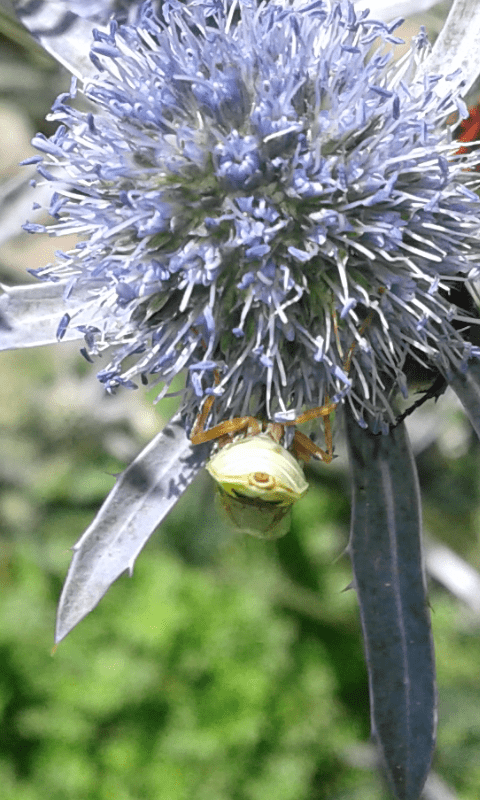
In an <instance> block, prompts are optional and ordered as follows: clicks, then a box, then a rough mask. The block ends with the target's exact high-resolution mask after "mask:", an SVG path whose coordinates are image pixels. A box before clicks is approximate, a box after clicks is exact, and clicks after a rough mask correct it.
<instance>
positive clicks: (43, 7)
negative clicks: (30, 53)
mask: <svg viewBox="0 0 480 800" xmlns="http://www.w3.org/2000/svg"><path fill="white" fill-rule="evenodd" d="M14 6H15V10H16V12H17V15H18V18H19V19H20V20H21V22H22V23H23V24H24V25H25V27H26V28H27V29H28V30H29V31H30V33H31V34H32V35H33V36H34V37H35V39H36V40H37V41H38V42H39V43H40V44H41V45H42V47H43V48H44V49H45V50H46V51H47V53H50V55H52V56H53V57H54V58H55V59H56V61H58V62H59V64H62V65H63V66H64V67H65V68H66V69H68V70H69V72H71V73H72V75H75V76H76V77H77V78H80V79H83V78H87V77H92V76H93V75H94V74H95V73H96V72H98V70H96V69H95V67H94V66H93V64H92V62H91V61H90V57H89V54H90V47H91V44H92V31H93V28H100V27H101V26H100V25H98V24H95V23H93V22H91V21H90V20H88V19H85V18H83V17H80V16H78V15H77V14H75V13H74V12H73V11H71V10H69V7H68V3H64V2H58V1H57V0H48V2H45V3H31V2H24V1H23V0H15V2H14Z"/></svg>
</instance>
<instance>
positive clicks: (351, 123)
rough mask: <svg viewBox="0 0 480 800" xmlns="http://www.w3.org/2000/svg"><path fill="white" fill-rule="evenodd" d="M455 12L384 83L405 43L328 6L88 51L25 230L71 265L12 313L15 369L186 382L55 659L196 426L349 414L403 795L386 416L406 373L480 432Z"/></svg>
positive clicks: (417, 774) (416, 532) (409, 743)
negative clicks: (42, 366)
mask: <svg viewBox="0 0 480 800" xmlns="http://www.w3.org/2000/svg"><path fill="white" fill-rule="evenodd" d="M463 5H464V4H462V3H457V4H456V6H455V7H454V9H453V12H452V16H451V18H450V22H449V26H447V28H446V33H445V32H444V33H445V35H441V36H440V37H439V40H438V42H437V44H436V46H435V49H434V50H433V51H432V52H431V51H430V47H429V44H428V42H427V39H426V36H425V33H424V32H423V31H420V33H419V34H418V36H417V37H416V38H415V40H414V41H413V43H412V47H411V50H410V52H408V53H407V54H406V56H404V57H403V59H400V61H399V62H397V63H395V62H394V61H393V59H392V54H391V52H390V50H391V49H392V48H393V47H394V46H395V45H396V44H397V43H398V41H399V40H398V38H397V36H396V34H395V31H396V29H397V27H398V23H391V24H385V23H382V22H379V21H375V20H374V19H372V18H371V17H369V16H368V14H367V13H366V12H359V13H358V14H357V13H356V12H355V10H354V8H353V6H351V5H350V4H349V3H347V2H345V3H343V2H342V3H341V2H337V0H332V2H322V1H321V0H319V2H312V3H299V2H284V3H277V2H271V3H268V4H266V3H260V4H258V5H257V4H256V3H251V2H247V1H246V0H239V2H232V3H231V2H222V1H221V0H218V2H215V1H213V0H206V2H204V3H200V2H191V3H189V4H182V3H178V2H175V0H171V2H167V3H165V4H164V5H163V6H162V15H163V19H162V20H160V19H159V18H158V17H157V16H156V15H155V13H154V10H153V8H152V6H151V5H150V4H148V3H146V4H144V5H143V6H141V7H140V8H137V9H136V14H135V21H134V23H131V24H127V25H124V26H120V27H118V25H117V23H116V22H115V21H113V22H112V23H111V25H110V27H109V29H108V30H96V31H94V34H93V42H92V48H91V63H90V64H89V66H88V67H87V66H85V63H86V60H85V53H82V54H80V57H79V59H74V64H73V65H72V72H74V73H75V74H76V75H77V77H78V78H80V79H81V84H80V86H78V85H77V83H76V82H75V81H74V82H73V84H72V87H71V89H70V92H69V93H65V94H63V95H61V96H60V97H59V98H58V100H57V101H56V103H55V105H54V108H53V111H52V114H51V119H52V120H54V121H56V122H57V123H58V124H59V127H58V128H57V131H56V133H55V134H54V135H53V136H51V137H50V138H46V137H45V136H42V135H37V136H36V137H35V140H34V144H35V146H36V147H37V149H38V150H39V152H40V153H41V155H39V156H37V157H35V158H34V159H30V163H32V161H33V162H35V163H37V165H38V172H39V175H40V176H41V179H42V181H44V182H46V183H47V184H51V187H52V196H51V202H50V207H49V211H50V214H51V216H52V217H53V219H54V222H53V224H51V225H43V224H39V223H38V222H35V223H28V224H27V226H26V229H27V230H29V231H31V232H33V233H37V232H48V233H49V234H50V235H53V236H60V235H62V234H67V233H76V234H77V235H78V237H79V243H78V244H77V246H76V247H75V248H74V249H73V250H72V251H69V252H61V251H60V252H59V253H58V258H57V261H56V263H55V264H51V265H47V266H42V267H40V268H39V269H38V270H36V271H35V276H36V277H37V278H39V279H40V281H41V283H39V284H38V285H37V286H36V287H33V288H32V287H29V288H28V289H18V290H11V291H9V292H7V293H6V294H5V295H4V297H3V298H1V300H0V304H1V305H0V311H1V313H2V314H3V342H2V346H3V347H12V346H28V345H31V344H42V343H44V342H46V341H49V340H51V339H52V338H55V335H56V336H57V337H58V338H59V339H61V338H70V339H71V338H83V339H84V343H85V344H84V349H83V352H84V355H85V356H86V357H87V359H89V360H92V361H94V362H95V360H96V358H97V356H99V355H101V354H103V353H105V354H106V355H107V357H108V359H109V361H108V364H107V365H106V366H103V368H102V369H101V370H100V372H99V373H98V377H99V379H100V380H101V381H102V383H103V384H104V385H105V387H106V389H107V391H114V390H116V389H117V388H119V387H126V388H133V387H136V386H137V385H139V384H140V383H150V384H151V383H152V382H153V383H158V384H159V385H160V388H159V397H162V396H164V395H165V393H167V392H168V391H169V390H170V387H171V383H172V381H173V380H174V379H175V378H176V377H177V376H179V375H182V374H184V372H185V373H186V375H187V378H186V385H185V391H184V393H183V396H182V404H181V409H180V411H179V413H178V414H177V415H176V416H175V417H174V419H173V420H172V422H171V423H170V425H169V426H167V427H166V429H165V430H164V431H163V432H162V433H160V434H159V435H158V436H157V437H156V438H155V439H154V440H153V442H152V443H151V444H150V445H149V446H148V448H147V449H146V450H145V451H144V452H143V453H142V454H141V455H140V456H139V457H138V459H136V461H135V462H134V463H133V464H132V465H131V466H130V467H128V469H127V470H126V471H125V473H124V474H123V475H122V476H121V478H120V479H119V480H118V482H117V484H116V486H115V488H114V489H113V491H112V492H111V494H110V495H109V498H108V499H107V501H106V502H105V504H104V506H103V507H102V509H101V511H100V512H99V515H98V516H97V518H96V519H95V521H94V522H93V524H92V526H91V527H90V528H89V529H88V530H87V531H86V533H85V534H84V536H83V537H82V539H81V540H80V541H79V542H78V543H77V545H76V546H75V548H74V550H75V555H74V559H73V562H72V567H71V570H70V573H69V577H68V579H67V583H66V586H65V589H64V593H63V596H62V601H61V607H60V612H59V622H58V630H57V638H58V639H61V638H63V636H64V635H65V634H66V633H67V632H68V631H69V630H70V629H71V628H72V627H73V626H74V625H75V624H76V622H78V621H79V620H80V619H81V618H82V617H83V616H84V615H85V614H86V613H88V611H90V610H91V609H92V608H93V607H94V605H95V604H96V602H98V600H99V599H100V597H101V596H102V595H103V594H104V593H105V591H106V590H107V589H108V587H109V586H110V584H111V583H112V582H113V581H114V580H115V579H116V578H117V577H118V576H119V575H120V574H121V573H122V572H123V571H125V569H127V568H128V569H131V568H132V566H133V563H134V560H135V558H136V556H137V555H138V553H139V551H140V550H141V548H142V547H143V545H144V544H145V542H146V540H147V539H148V537H149V536H150V534H151V532H152V530H153V529H154V527H155V526H156V525H157V524H158V523H159V522H160V521H161V520H162V519H163V517H164V516H165V514H166V513H167V512H168V511H169V510H170V509H171V508H172V507H173V505H174V504H175V502H176V500H177V499H178V497H179V496H180V495H181V494H182V492H183V491H184V490H185V489H186V487H187V486H188V484H189V483H190V481H191V480H192V478H193V477H194V475H195V474H196V473H197V472H198V470H199V469H200V468H201V467H202V465H203V464H204V463H205V461H206V459H207V457H208V454H209V446H208V445H205V444H203V445H195V446H194V445H192V443H191V441H190V439H189V436H190V434H191V431H192V428H193V427H194V423H195V420H196V419H197V417H198V415H199V413H200V412H201V410H202V409H204V408H205V403H208V408H209V411H210V413H209V417H208V420H206V422H207V424H208V425H209V426H214V425H216V424H221V423H222V422H223V421H225V420H231V419H235V418H238V417H242V416H245V415H247V414H248V415H250V416H252V417H254V418H256V417H258V418H260V419H264V420H269V421H277V422H281V421H282V420H283V421H286V420H287V421H291V420H292V418H295V417H298V416H299V415H300V414H301V413H302V412H303V411H307V412H308V411H309V410H311V409H314V408H315V407H324V406H326V405H328V404H329V403H330V404H333V405H335V404H336V405H337V406H342V407H343V408H344V410H345V415H346V418H347V432H348V438H349V444H350V453H351V461H352V477H353V485H354V507H353V512H352V538H351V542H350V546H349V551H350V554H351V557H352V563H353V566H354V575H355V578H354V585H355V588H356V589H357V592H358V595H359V602H360V607H361V614H362V625H363V630H364V635H365V641H366V651H367V661H368V666H369V675H370V690H371V701H372V719H373V727H374V730H375V732H376V734H377V737H378V741H379V743H380V745H381V748H382V751H383V754H384V757H385V761H386V764H387V772H388V774H389V778H390V782H391V784H392V786H393V789H394V791H395V793H396V795H397V796H398V797H402V798H414V797H417V796H418V794H419V792H420V790H421V787H422V785H423V782H424V779H425V775H426V772H427V770H428V766H429V762H430V758H431V752H432V748H433V741H434V716H435V713H434V707H435V692H434V681H433V672H434V670H433V651H432V647H431V637H430V629H429V621H428V613H427V610H426V601H425V591H424V586H423V573H422V565H421V552H420V510H419V498H418V488H417V481H416V474H415V468H414V464H413V460H412V458H411V454H410V450H409V445H408V439H407V438H406V435H405V431H404V426H403V423H400V424H398V412H397V409H396V403H395V399H396V397H397V395H402V396H403V397H407V395H408V379H409V377H410V371H411V369H412V365H413V368H414V369H415V368H418V369H420V370H424V371H425V370H426V371H427V372H428V373H430V374H434V375H438V374H439V375H440V376H443V378H444V379H445V380H446V381H448V382H450V383H451V384H452V386H453V387H454V388H455V390H456V391H457V393H458V394H459V396H460V397H461V399H462V400H463V402H464V404H465V405H466V407H467V411H468V413H469V414H470V416H471V418H472V420H473V422H474V425H475V426H476V429H477V431H478V430H479V427H480V426H479V422H478V420H479V417H480V414H479V404H478V385H479V383H480V380H479V378H478V375H479V367H478V356H479V354H480V352H479V351H478V348H477V347H476V346H475V345H474V343H473V339H472V337H471V335H470V328H471V327H472V326H474V325H475V324H477V322H478V315H477V313H476V310H475V309H472V308H470V307H469V306H468V305H467V306H466V307H465V308H464V307H463V306H462V307H458V306H457V305H456V304H455V303H454V301H453V294H452V290H453V289H454V288H457V287H458V286H460V287H463V286H465V285H466V284H467V282H468V281H469V280H473V279H475V278H476V276H477V272H478V263H479V251H478V246H479V236H478V230H479V223H480V201H479V199H478V197H477V195H476V194H475V191H474V190H475V189H476V186H477V184H476V178H475V168H476V166H477V163H478V161H479V157H478V155H477V154H476V152H475V150H474V149H473V148H472V149H469V150H468V151H467V153H465V154H458V153H457V152H456V150H457V147H458V144H456V143H455V142H454V141H453V135H452V131H451V129H450V128H449V126H448V124H447V119H448V117H449V115H450V114H452V112H456V113H458V114H460V117H465V116H466V113H467V112H466V106H465V105H464V103H463V100H462V94H463V93H464V91H465V90H466V89H467V88H468V86H469V85H470V84H471V82H472V81H473V79H474V78H475V77H476V72H477V70H478V55H479V53H478V50H479V47H480V45H479V43H478V42H475V41H472V42H470V39H469V37H470V36H472V34H471V31H472V30H475V23H474V20H472V13H476V14H478V13H479V12H478V11H477V10H476V8H473V9H472V10H470V15H469V18H468V25H467V23H466V20H465V13H464V11H463V7H462V6H463ZM79 24H81V25H85V24H87V23H86V21H85V20H81V21H80V23H79ZM462 25H463V28H462ZM458 26H460V29H459V30H457V28H458ZM82 30H83V28H82ZM452 30H453V31H454V34H455V35H454V36H453V39H452ZM378 42H380V44H378ZM375 43H377V44H375ZM459 43H460V44H459ZM465 43H467V46H464V45H465ZM372 46H373V53H372V52H371V51H372ZM458 52H462V54H463V53H464V52H467V53H468V58H467V59H466V61H465V59H464V60H463V61H462V63H461V64H458V63H457V61H458V58H457V53H458ZM462 58H463V55H462ZM61 59H62V61H63V63H68V56H67V57H65V54H64V52H63V51H62V56H61ZM459 66H461V67H462V70H460V69H457V67H459ZM79 92H81V93H83V95H84V98H85V100H86V101H87V105H88V109H87V110H83V109H84V108H85V104H82V103H77V95H78V94H79ZM211 398H213V403H212V404H211V406H210V402H211ZM379 433H380V435H378V434H379ZM286 443H287V444H289V440H287V441H286ZM372 553H375V558H372Z"/></svg>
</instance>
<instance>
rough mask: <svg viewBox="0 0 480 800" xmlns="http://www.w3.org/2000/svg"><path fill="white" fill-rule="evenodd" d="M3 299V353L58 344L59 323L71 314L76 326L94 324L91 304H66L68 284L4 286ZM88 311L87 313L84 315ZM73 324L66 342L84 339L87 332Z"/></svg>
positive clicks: (0, 320)
mask: <svg viewBox="0 0 480 800" xmlns="http://www.w3.org/2000/svg"><path fill="white" fill-rule="evenodd" d="M0 288H1V289H3V291H4V294H3V295H1V296H0V350H14V349H16V348H19V347H37V346H40V345H43V344H53V343H55V342H57V341H58V338H57V331H58V326H59V323H60V321H61V319H62V317H63V316H64V314H65V313H66V312H67V311H68V313H69V314H70V316H71V317H72V318H73V317H75V325H82V324H83V325H85V324H88V322H90V321H91V315H90V314H88V313H87V307H88V304H87V303H85V301H82V300H75V299H73V300H71V301H70V300H69V301H68V303H66V302H65V300H64V298H63V295H64V292H65V283H64V282H63V281H59V282H58V283H47V282H45V283H43V282H42V283H40V282H38V283H32V284H26V285H25V286H12V287H8V286H1V285H0ZM83 309H85V314H82V311H83ZM75 325H74V324H72V325H70V326H69V327H68V328H67V330H66V332H65V335H64V337H62V341H72V340H74V339H82V338H83V333H80V331H78V330H76V328H75Z"/></svg>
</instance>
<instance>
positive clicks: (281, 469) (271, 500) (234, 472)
mask: <svg viewBox="0 0 480 800" xmlns="http://www.w3.org/2000/svg"><path fill="white" fill-rule="evenodd" d="M212 404H213V396H211V397H209V398H207V400H206V401H205V403H204V406H203V408H202V411H201V412H200V414H199V416H198V418H197V420H196V422H195V425H194V428H193V431H192V434H191V441H192V442H193V444H200V443H202V442H207V441H212V440H214V439H218V440H219V447H218V450H217V452H216V453H214V455H213V456H212V457H211V458H210V460H209V462H208V463H207V470H208V472H209V473H210V475H211V476H212V477H213V478H214V480H215V481H216V484H217V502H218V503H219V505H220V506H221V508H222V509H223V511H224V513H225V514H226V516H227V519H228V520H229V522H230V523H231V524H232V526H233V527H234V528H235V529H236V530H238V531H239V532H242V533H249V534H251V535H252V536H257V537H260V538H263V539H277V538H279V537H280V536H284V535H285V534H286V533H288V531H289V529H290V516H291V508H292V506H293V504H294V503H296V502H297V500H300V498H301V497H303V495H304V494H305V493H306V491H307V489H308V483H307V481H306V480H305V476H304V474H303V468H302V466H301V464H300V461H308V460H309V459H310V457H311V456H312V455H313V456H316V457H317V458H320V459H321V460H322V461H324V462H326V463H329V462H330V461H331V460H332V458H333V444H332V433H331V425H330V414H331V413H332V412H333V411H334V410H335V407H336V406H335V404H334V403H328V402H327V403H326V404H325V405H324V406H322V407H318V408H314V409H310V410H309V411H306V412H305V413H304V414H302V415H301V416H299V417H297V418H296V419H295V420H292V421H291V422H285V423H276V422H266V423H265V422H263V423H262V422H261V421H260V420H258V419H255V417H235V418H234V419H230V420H224V421H223V422H221V423H219V424H218V425H215V427H213V428H210V429H209V430H205V429H204V426H205V421H206V419H207V417H208V414H209V413H210V410H211V407H212ZM316 417H323V420H324V427H325V443H326V450H322V449H321V448H320V447H318V445H316V444H314V443H313V442H312V441H311V439H309V438H308V436H305V434H303V433H301V432H300V431H298V430H296V431H295V434H294V437H293V441H292V446H291V448H290V449H289V450H287V449H286V448H285V447H283V445H282V444H281V441H282V440H283V438H284V434H285V426H290V425H298V424H301V423H302V422H307V421H308V420H311V419H315V418H316Z"/></svg>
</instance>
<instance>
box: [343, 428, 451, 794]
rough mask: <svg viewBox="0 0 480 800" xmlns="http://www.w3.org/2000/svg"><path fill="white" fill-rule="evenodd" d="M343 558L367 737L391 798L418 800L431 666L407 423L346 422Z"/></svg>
mask: <svg viewBox="0 0 480 800" xmlns="http://www.w3.org/2000/svg"><path fill="white" fill-rule="evenodd" d="M347 431H348V439H349V450H350V460H351V469H352V481H353V507H352V526H351V538H350V544H349V553H350V557H351V560H352V565H353V572H354V586H355V588H356V590H357V594H358V601H359V605H360V616H361V621H362V628H363V635H364V640H365V651H366V660H367V667H368V675H369V685H370V705H371V717H372V732H373V734H374V736H375V737H376V740H377V742H378V745H379V747H380V750H381V752H382V754H383V758H384V762H385V766H386V772H387V776H388V779H389V782H390V784H391V786H392V789H393V791H394V793H395V796H396V797H397V798H398V800H417V798H418V797H419V795H420V792H421V790H422V787H423V785H424V783H425V779H426V777H427V773H428V771H429V768H430V762H431V758H432V753H433V748H434V743H435V700H436V693H435V668H434V654H433V643H432V636H431V629H430V618H429V613H428V608H427V600H426V593H425V577H424V569H423V564H422V553H421V509H420V497H419V489H418V481H417V474H416V467H415V462H414V460H413V456H412V453H411V449H410V444H409V441H408V438H407V434H406V430H405V426H404V424H403V423H401V424H400V425H399V426H398V427H396V428H395V429H393V430H391V431H390V432H389V434H388V435H381V434H380V435H377V436H375V435H373V434H372V433H370V432H369V431H368V430H363V429H362V428H360V427H359V426H358V425H357V424H356V422H355V421H354V420H353V419H352V418H351V417H350V416H348V417H347Z"/></svg>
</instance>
